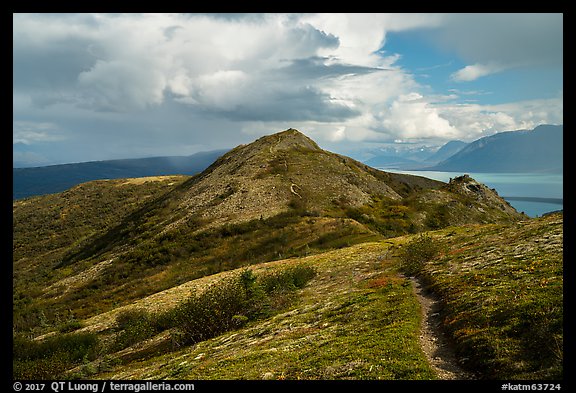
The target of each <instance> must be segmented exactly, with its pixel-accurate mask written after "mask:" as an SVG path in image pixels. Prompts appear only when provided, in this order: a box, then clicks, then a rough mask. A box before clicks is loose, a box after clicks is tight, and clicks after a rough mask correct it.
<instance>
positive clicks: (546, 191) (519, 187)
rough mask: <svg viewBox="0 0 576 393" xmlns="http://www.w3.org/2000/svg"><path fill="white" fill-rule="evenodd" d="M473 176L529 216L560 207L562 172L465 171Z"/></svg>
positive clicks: (434, 175)
mask: <svg viewBox="0 0 576 393" xmlns="http://www.w3.org/2000/svg"><path fill="white" fill-rule="evenodd" d="M379 169H381V170H383V171H387V172H394V173H406V174H410V175H418V176H423V177H427V178H430V179H434V180H440V181H443V182H448V181H449V180H450V178H454V177H458V176H462V175H463V174H464V173H463V172H437V171H401V170H397V169H389V168H379ZM468 175H470V176H471V177H472V178H474V179H475V180H477V181H479V182H481V183H484V184H486V185H487V186H488V187H490V188H494V189H496V191H497V192H498V195H500V196H501V197H503V198H504V199H506V200H507V201H508V202H509V203H510V204H511V205H512V206H514V208H515V209H516V210H518V211H520V212H524V213H526V214H527V215H528V216H530V217H538V216H541V215H542V214H544V213H548V212H551V211H555V210H562V209H563V208H564V199H563V195H564V193H563V181H564V179H563V175H562V174H556V173H554V174H547V173H546V174H543V173H468Z"/></svg>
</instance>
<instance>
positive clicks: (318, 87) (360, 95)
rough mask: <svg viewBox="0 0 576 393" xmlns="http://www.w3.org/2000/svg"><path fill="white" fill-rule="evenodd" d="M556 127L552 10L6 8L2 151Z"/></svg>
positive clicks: (558, 41)
mask: <svg viewBox="0 0 576 393" xmlns="http://www.w3.org/2000/svg"><path fill="white" fill-rule="evenodd" d="M539 124H563V15H562V14H547V13H538V14H528V13H520V14H511V13H506V14H453V13H451V14H428V13H427V14H399V13H393V14H377V13H370V14H358V13H354V14H337V13H331V14H13V164H14V166H20V167H23V166H43V165H52V164H61V163H70V162H84V161H95V160H107V159H118V158H137V157H152V156H171V155H184V156H185V155H191V154H193V153H196V152H199V151H208V150H216V149H227V148H232V147H235V146H237V145H239V144H243V143H249V142H252V141H253V140H255V139H257V138H259V137H260V136H263V135H270V134H273V133H275V132H279V131H282V130H286V129H288V128H296V129H298V130H300V131H302V132H303V133H304V134H306V135H307V136H309V137H311V138H312V139H314V140H315V141H316V142H317V143H318V144H319V145H320V146H321V147H323V148H324V149H327V150H330V151H333V152H337V153H340V154H347V155H351V156H356V158H359V156H361V155H362V151H368V150H370V149H374V148H377V147H379V146H399V147H414V146H441V145H442V144H444V143H446V142H448V141H450V140H462V141H465V142H471V141H473V140H476V139H479V138H481V137H484V136H488V135H492V134H494V133H496V132H501V131H511V130H520V129H532V128H534V127H536V126H537V125H539Z"/></svg>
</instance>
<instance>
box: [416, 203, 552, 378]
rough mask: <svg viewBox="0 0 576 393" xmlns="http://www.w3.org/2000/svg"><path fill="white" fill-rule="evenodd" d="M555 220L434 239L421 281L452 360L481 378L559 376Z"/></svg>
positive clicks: (457, 231)
mask: <svg viewBox="0 0 576 393" xmlns="http://www.w3.org/2000/svg"><path fill="white" fill-rule="evenodd" d="M562 225H563V216H562V214H553V215H549V216H546V217H543V218H539V219H533V220H526V221H522V222H519V223H515V224H510V225H496V224H493V225H484V226H468V227H460V228H449V229H445V230H442V231H438V232H435V233H434V241H435V242H436V243H437V244H439V245H441V247H443V249H444V251H445V252H444V253H443V254H441V255H440V256H438V257H436V258H434V259H432V260H431V261H430V262H428V263H426V264H424V266H423V268H422V271H421V275H422V276H423V277H424V278H425V280H426V281H427V282H428V283H429V284H430V286H431V288H432V289H433V291H434V292H436V293H437V294H439V295H440V296H441V297H442V299H443V301H444V305H445V306H444V310H443V311H442V317H443V321H444V326H445V328H446V329H447V331H448V332H449V333H450V334H451V335H452V337H453V338H454V341H455V343H456V348H457V352H458V354H459V356H460V357H462V358H464V359H467V365H468V367H469V368H471V369H474V370H476V371H478V372H480V374H481V375H483V376H484V377H485V378H495V379H561V378H562V375H563V226H562Z"/></svg>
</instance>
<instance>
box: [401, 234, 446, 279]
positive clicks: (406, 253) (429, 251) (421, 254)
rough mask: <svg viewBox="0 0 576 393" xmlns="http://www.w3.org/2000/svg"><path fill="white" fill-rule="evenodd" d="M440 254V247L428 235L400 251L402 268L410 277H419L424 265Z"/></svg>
mask: <svg viewBox="0 0 576 393" xmlns="http://www.w3.org/2000/svg"><path fill="white" fill-rule="evenodd" d="M439 253H440V246H439V245H438V243H436V242H435V241H434V239H432V237H431V236H430V235H428V234H426V233H423V234H420V235H418V236H417V237H415V238H413V239H412V240H411V241H409V242H408V243H406V244H405V245H404V246H403V247H402V249H401V250H400V266H401V269H402V270H403V271H404V272H405V273H406V274H408V275H417V274H418V273H420V272H421V270H422V268H423V266H424V264H425V263H426V262H428V261H430V260H431V259H433V258H434V257H436V256H437V255H438V254H439Z"/></svg>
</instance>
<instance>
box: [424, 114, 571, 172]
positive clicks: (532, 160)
mask: <svg viewBox="0 0 576 393" xmlns="http://www.w3.org/2000/svg"><path fill="white" fill-rule="evenodd" d="M563 133H564V130H563V126H562V125H559V126H555V125H540V126H538V127H536V128H534V129H533V130H525V131H507V132H500V133H497V134H494V135H491V136H487V137H484V138H481V139H478V140H476V141H474V142H472V143H469V144H468V145H467V146H465V147H464V148H463V149H461V150H460V151H458V152H457V153H456V154H454V155H453V156H451V157H450V158H448V159H446V160H444V161H442V162H440V163H439V164H437V165H435V166H432V167H429V168H426V169H427V170H435V171H449V172H450V171H461V172H550V173H562V170H563Z"/></svg>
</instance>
